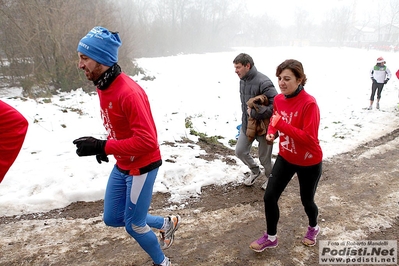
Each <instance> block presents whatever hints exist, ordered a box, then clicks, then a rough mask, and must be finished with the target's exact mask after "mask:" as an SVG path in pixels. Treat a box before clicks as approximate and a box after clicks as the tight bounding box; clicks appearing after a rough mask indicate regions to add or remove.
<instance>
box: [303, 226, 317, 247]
mask: <svg viewBox="0 0 399 266" xmlns="http://www.w3.org/2000/svg"><path fill="white" fill-rule="evenodd" d="M319 232H320V227H318V229H315V228H313V227H311V226H308V231H307V232H306V235H305V237H304V238H303V239H302V244H304V245H305V246H308V247H313V246H314V245H316V238H317V235H318V234H319Z"/></svg>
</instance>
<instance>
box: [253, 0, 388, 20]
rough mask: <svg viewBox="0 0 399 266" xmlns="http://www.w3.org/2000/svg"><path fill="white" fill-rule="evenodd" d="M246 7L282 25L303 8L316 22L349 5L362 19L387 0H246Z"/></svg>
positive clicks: (386, 3) (356, 15)
mask: <svg viewBox="0 0 399 266" xmlns="http://www.w3.org/2000/svg"><path fill="white" fill-rule="evenodd" d="M246 1H247V8H248V11H250V12H251V13H253V14H256V15H262V14H264V13H267V14H268V15H269V16H271V17H273V18H276V19H278V20H279V21H280V22H281V23H282V24H283V25H284V26H286V25H291V24H292V23H293V20H294V14H295V12H296V11H298V10H304V11H306V12H308V14H309V15H310V16H311V17H313V18H314V20H315V21H316V22H321V21H322V20H323V18H324V17H325V16H326V15H327V14H328V12H329V11H331V10H332V9H334V8H343V7H349V8H351V10H356V13H355V17H356V20H363V19H366V18H368V17H370V16H373V15H374V14H375V12H377V10H379V9H383V10H385V12H388V11H387V9H388V7H389V0H379V1H372V0H361V1H360V0H329V1H320V0H279V1H264V0H246Z"/></svg>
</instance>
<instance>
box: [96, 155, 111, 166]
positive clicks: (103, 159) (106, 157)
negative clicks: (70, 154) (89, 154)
mask: <svg viewBox="0 0 399 266" xmlns="http://www.w3.org/2000/svg"><path fill="white" fill-rule="evenodd" d="M96 160H97V162H98V163H99V164H101V161H104V162H106V163H108V162H109V160H108V156H107V155H106V154H105V153H103V154H97V155H96Z"/></svg>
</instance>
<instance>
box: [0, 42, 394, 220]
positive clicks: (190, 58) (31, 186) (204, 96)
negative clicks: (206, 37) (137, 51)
mask: <svg viewBox="0 0 399 266" xmlns="http://www.w3.org/2000/svg"><path fill="white" fill-rule="evenodd" d="M240 52H246V53H249V54H250V55H252V57H253V58H254V61H255V65H256V66H257V68H258V70H259V71H261V72H263V73H265V74H266V75H268V76H269V77H270V78H271V79H272V81H273V82H274V84H275V86H276V88H277V87H278V84H277V80H276V77H275V75H274V74H275V69H276V66H277V65H278V64H279V63H281V62H282V61H283V60H285V59H287V58H295V59H298V60H300V61H302V63H303V65H304V68H305V72H306V74H307V76H308V83H307V85H306V86H305V89H306V90H307V91H308V92H309V93H311V94H312V95H314V96H315V97H316V99H317V101H318V103H319V105H320V110H321V126H320V133H319V138H320V142H321V146H322V148H323V151H324V155H325V156H324V159H325V160H328V159H329V158H331V156H333V155H335V154H338V153H341V152H345V151H348V150H350V149H352V148H354V147H356V146H357V145H359V144H361V143H364V142H366V141H370V140H372V139H373V138H379V137H380V136H381V135H384V134H385V133H388V132H390V131H392V130H393V129H395V128H397V126H398V124H399V117H398V102H399V101H398V85H399V81H398V80H397V78H396V77H395V76H394V73H395V72H396V70H397V69H398V68H399V54H396V53H389V52H385V53H383V52H380V51H373V50H369V51H366V50H356V49H348V48H315V47H313V48H310V47H308V48H307V47H303V48H297V47H278V48H240V49H237V50H236V51H234V52H225V53H215V54H202V55H180V56H172V57H161V58H142V59H139V60H138V63H139V65H140V66H141V67H143V68H144V69H146V70H147V71H148V74H149V75H153V76H155V77H156V79H155V80H154V81H142V80H139V78H138V77H135V79H136V80H138V81H139V84H141V85H142V87H143V88H144V89H145V90H146V92H147V94H148V96H149V99H150V102H151V106H152V109H153V114H154V118H155V123H156V125H157V129H158V136H159V143H161V144H162V143H163V142H166V141H168V142H173V141H177V140H180V139H181V138H182V137H189V138H191V139H193V140H196V138H195V137H193V136H191V135H190V134H189V129H186V128H185V118H187V117H192V120H191V121H192V122H193V125H194V128H195V130H197V131H198V132H202V133H206V134H207V135H208V136H214V135H218V136H223V137H225V139H224V140H222V141H223V142H224V143H226V145H227V142H228V141H229V140H230V139H234V138H235V135H236V134H237V130H236V126H237V125H238V124H240V121H239V120H240V116H241V113H240V102H239V92H238V83H239V79H238V77H237V76H236V75H235V73H234V68H233V63H232V61H233V59H234V57H235V56H236V55H237V54H238V53H240ZM379 56H383V57H384V58H385V60H386V61H387V66H388V67H389V68H390V69H391V71H392V72H393V77H392V79H391V81H390V82H389V83H388V84H387V85H386V87H385V88H384V90H383V93H382V99H381V108H382V110H381V111H377V110H372V111H367V110H364V109H363V108H365V107H367V106H368V103H369V100H368V99H369V94H370V88H371V81H370V78H369V69H370V68H371V67H372V66H373V65H374V64H375V61H376V58H377V57H379ZM277 90H278V91H279V89H278V88H277ZM13 93H14V94H15V92H14V91H13V90H10V92H9V93H8V94H7V95H8V96H12V95H13ZM18 93H19V92H17V94H18ZM62 98H63V100H60V97H58V96H55V97H54V98H52V103H47V104H46V103H43V102H40V101H39V102H35V101H33V100H28V101H21V100H16V99H9V98H7V97H1V99H2V100H4V101H5V102H7V103H9V104H11V105H12V106H14V107H16V108H17V109H18V110H20V112H21V113H22V114H23V115H24V116H25V117H26V118H27V119H28V121H29V123H30V125H29V129H28V133H27V137H26V140H25V143H24V145H23V148H22V150H21V152H20V154H19V156H18V158H17V160H16V161H15V163H14V165H13V166H12V167H11V169H10V171H9V172H8V174H7V175H6V177H5V179H4V180H3V182H2V183H1V184H0V216H2V215H13V214H22V213H30V212H38V211H48V210H51V209H54V208H60V207H65V206H67V205H68V204H70V203H71V202H74V201H93V200H99V199H102V198H103V195H104V190H105V186H106V182H107V179H108V175H109V173H110V171H111V169H112V167H113V163H114V162H115V161H114V159H113V158H112V159H111V161H110V163H103V164H101V165H99V164H98V163H97V162H96V160H95V158H94V157H84V158H80V157H78V156H77V155H76V153H75V146H74V145H73V144H72V141H73V140H74V139H75V138H78V137H81V136H88V135H92V136H94V137H102V136H104V132H105V131H104V129H103V127H102V124H101V119H100V117H99V108H98V98H97V96H89V95H87V94H85V93H83V92H82V91H81V90H76V91H75V92H73V93H71V94H66V95H62ZM69 108H78V109H81V110H82V111H83V112H84V114H83V115H78V114H77V113H75V112H71V111H68V112H67V113H65V112H62V109H69ZM35 120H36V121H37V122H34V121H35ZM63 125H64V126H63ZM255 143H256V142H255ZM192 146H193V145H192V144H190V145H188V144H179V143H176V147H171V146H167V145H161V152H162V155H163V160H164V163H163V165H162V166H161V168H160V171H159V174H158V178H157V180H156V184H155V187H154V191H155V192H170V193H171V195H172V199H173V200H175V201H177V202H178V204H177V205H176V206H175V207H180V208H182V207H184V202H185V199H187V197H191V196H200V193H201V188H202V187H203V186H205V185H210V184H226V183H228V182H237V183H238V184H241V182H242V181H243V174H244V173H245V172H246V171H248V170H247V168H246V167H245V166H244V165H243V164H242V163H241V162H240V161H238V160H237V166H231V165H226V164H225V163H223V162H221V161H214V162H207V161H204V160H202V159H198V158H196V157H197V155H199V154H201V153H204V151H202V150H200V148H199V147H198V146H195V145H194V148H192ZM274 147H275V148H274V153H277V151H278V148H277V147H278V145H277V144H276V145H275V146H274ZM386 148H388V149H389V147H386ZM391 148H395V147H391ZM166 159H173V160H174V161H176V163H168V162H166V161H165V160H166ZM259 189H260V188H259ZM172 207H173V206H172Z"/></svg>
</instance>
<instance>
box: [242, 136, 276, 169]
mask: <svg viewBox="0 0 399 266" xmlns="http://www.w3.org/2000/svg"><path fill="white" fill-rule="evenodd" d="M255 139H256V140H257V141H258V142H259V147H258V154H259V161H260V163H261V165H262V166H263V168H264V169H265V174H266V176H269V174H270V173H271V171H272V151H273V145H268V144H267V142H266V137H265V135H262V136H256V137H255ZM253 142H254V140H253V141H250V140H249V139H248V137H247V136H246V135H245V133H244V131H243V129H242V128H241V129H240V136H239V137H238V140H237V144H236V150H235V154H236V156H237V157H238V158H239V159H240V160H241V161H242V162H243V163H244V164H245V165H246V166H248V167H249V169H251V171H252V172H257V171H258V169H259V165H258V164H257V163H256V162H255V161H254V158H252V156H251V154H250V152H251V147H252V143H253Z"/></svg>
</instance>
